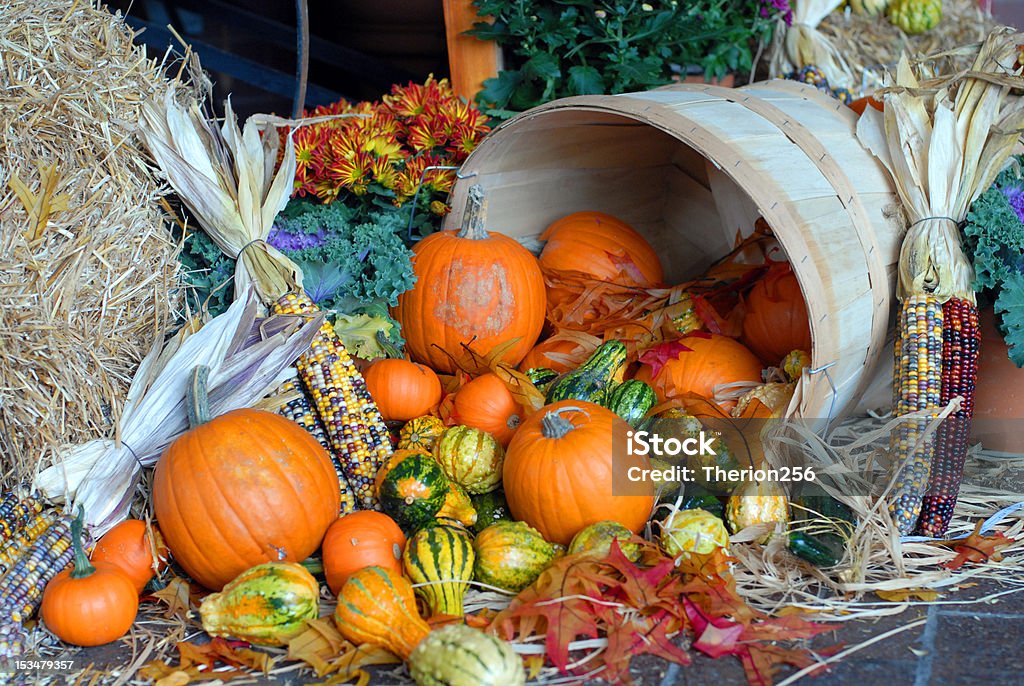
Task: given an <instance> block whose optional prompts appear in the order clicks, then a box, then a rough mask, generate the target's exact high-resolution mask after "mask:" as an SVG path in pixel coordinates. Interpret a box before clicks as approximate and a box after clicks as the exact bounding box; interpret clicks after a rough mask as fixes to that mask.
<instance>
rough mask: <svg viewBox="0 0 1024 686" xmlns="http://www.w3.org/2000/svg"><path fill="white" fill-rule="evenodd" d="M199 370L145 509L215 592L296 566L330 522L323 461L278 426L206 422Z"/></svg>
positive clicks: (330, 491) (234, 416)
mask: <svg viewBox="0 0 1024 686" xmlns="http://www.w3.org/2000/svg"><path fill="white" fill-rule="evenodd" d="M204 369H205V368H203V367H200V368H197V373H196V374H194V377H193V383H192V385H191V387H190V388H189V409H190V411H189V420H190V424H191V425H192V428H191V429H190V430H189V431H188V432H186V433H184V434H182V435H181V436H179V437H178V439H177V440H175V441H174V443H172V444H171V445H170V446H169V447H168V448H167V450H166V451H165V452H164V454H163V455H162V456H161V457H160V460H159V462H157V465H156V471H155V474H154V476H153V506H154V509H155V511H156V516H157V519H158V520H159V521H160V529H161V531H162V532H163V535H164V540H165V542H166V543H167V547H168V548H170V550H171V553H172V554H173V555H174V558H175V559H176V560H177V561H178V563H179V564H181V566H182V568H183V569H184V570H185V571H186V572H188V574H189V576H191V577H192V578H193V579H195V580H196V581H197V582H199V583H200V584H202V585H203V586H205V587H206V588H209V589H211V590H214V591H219V590H220V589H221V588H222V587H223V586H224V584H226V583H227V582H229V581H231V580H232V579H234V578H235V577H236V576H238V575H239V574H241V573H242V572H244V571H245V570H247V569H249V568H250V567H255V566H256V565H258V564H262V563H264V562H298V561H301V560H304V559H305V558H307V557H308V556H309V555H310V554H312V553H313V551H315V550H316V549H317V548H318V547H319V546H320V542H321V541H322V540H323V538H324V532H326V531H327V527H328V526H330V525H331V523H332V522H333V521H334V520H336V519H337V518H338V509H339V502H340V497H341V494H340V488H339V485H338V476H337V474H336V473H335V471H334V467H333V465H332V464H331V458H330V456H329V455H328V454H327V451H326V450H324V449H323V447H322V446H321V445H320V444H319V443H318V442H317V440H316V439H315V438H313V436H312V435H311V434H310V433H309V432H308V431H306V430H305V429H303V428H302V427H300V426H299V425H298V424H296V423H295V422H292V421H290V420H288V419H285V418H284V417H281V416H279V415H276V414H273V413H271V412H264V411H261V410H252V409H240V410H233V411H231V412H228V413H226V414H223V415H221V416H219V417H216V418H213V419H210V416H209V408H208V403H207V400H206V388H205V374H206V373H208V370H207V371H206V372H203V371H202V370H204Z"/></svg>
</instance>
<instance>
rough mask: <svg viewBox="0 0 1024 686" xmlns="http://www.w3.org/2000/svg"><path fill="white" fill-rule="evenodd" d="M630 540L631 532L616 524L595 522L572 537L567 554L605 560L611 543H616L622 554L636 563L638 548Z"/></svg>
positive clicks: (638, 553)
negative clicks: (584, 555)
mask: <svg viewBox="0 0 1024 686" xmlns="http://www.w3.org/2000/svg"><path fill="white" fill-rule="evenodd" d="M632 538H633V532H632V531H630V530H629V529H627V528H626V527H624V526H622V525H621V524H619V523H618V522H597V523H596V524H591V525H590V526H588V527H586V528H585V529H582V530H581V531H580V532H579V533H578V534H576V535H575V536H573V538H572V542H571V543H570V544H569V550H568V553H569V554H570V555H578V554H586V555H590V556H594V557H599V558H605V557H608V553H610V552H611V549H612V541H618V543H619V549H620V550H622V554H623V555H625V556H626V558H627V559H629V560H631V561H633V562H636V561H637V560H639V559H640V546H639V545H637V544H636V543H633V542H632Z"/></svg>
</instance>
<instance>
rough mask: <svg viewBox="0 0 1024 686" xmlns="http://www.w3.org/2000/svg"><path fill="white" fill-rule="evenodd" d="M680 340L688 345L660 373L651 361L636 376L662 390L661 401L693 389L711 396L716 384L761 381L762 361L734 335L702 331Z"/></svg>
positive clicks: (655, 389) (677, 396)
mask: <svg viewBox="0 0 1024 686" xmlns="http://www.w3.org/2000/svg"><path fill="white" fill-rule="evenodd" d="M679 343H680V344H682V345H683V346H685V348H687V349H686V350H681V351H680V352H679V354H678V355H677V356H676V357H675V358H673V359H670V360H668V361H667V362H666V363H665V364H664V366H662V367H661V369H660V370H658V371H657V373H655V371H654V368H653V367H652V366H651V365H650V364H647V363H645V364H643V365H641V367H640V369H639V370H638V371H637V373H636V377H635V378H637V379H639V380H640V381H643V382H645V383H647V384H648V385H650V386H651V388H653V389H654V391H655V393H657V394H658V401H659V402H665V401H666V400H673V399H677V398H685V397H686V396H687V395H688V394H690V393H694V394H696V395H699V396H702V397H704V398H706V399H708V400H711V399H713V398H714V395H715V386H718V385H721V384H728V383H734V382H736V381H750V382H753V383H760V381H761V368H762V365H761V361H760V360H758V359H757V357H756V356H755V355H754V354H753V353H752V352H750V351H749V350H747V348H745V347H744V346H743V344H742V343H739V342H737V341H735V340H733V339H732V338H729V337H727V336H719V335H718V334H707V333H703V332H698V333H693V334H690V335H689V336H686V337H685V338H683V339H682V340H680V341H679Z"/></svg>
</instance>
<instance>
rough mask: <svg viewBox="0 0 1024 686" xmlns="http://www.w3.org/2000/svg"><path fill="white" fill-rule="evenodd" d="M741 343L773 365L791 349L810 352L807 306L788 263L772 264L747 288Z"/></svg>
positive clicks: (809, 327)
mask: <svg viewBox="0 0 1024 686" xmlns="http://www.w3.org/2000/svg"><path fill="white" fill-rule="evenodd" d="M741 340H742V341H743V343H744V344H745V345H746V346H747V347H748V348H750V350H751V351H752V352H753V353H754V354H755V355H757V356H758V357H759V358H761V361H762V362H764V363H765V364H768V365H773V366H774V365H778V364H779V363H780V361H781V360H782V358H784V357H785V356H786V355H787V354H788V353H789V352H790V351H792V350H810V349H811V326H810V323H809V319H808V316H807V304H806V303H805V302H804V296H803V294H802V293H801V292H800V284H799V283H797V280H796V275H795V274H793V270H792V268H791V267H790V265H789V263H788V262H781V263H776V264H774V265H772V267H771V269H769V270H768V273H767V274H765V275H764V277H762V278H761V279H760V280H759V281H758V282H757V283H756V284H754V287H753V288H751V289H750V292H749V293H748V294H747V297H746V314H745V315H744V317H743V337H742V339H741Z"/></svg>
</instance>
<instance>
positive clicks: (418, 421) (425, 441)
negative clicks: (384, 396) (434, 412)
mask: <svg viewBox="0 0 1024 686" xmlns="http://www.w3.org/2000/svg"><path fill="white" fill-rule="evenodd" d="M446 428H447V427H446V426H445V425H444V422H443V421H441V419H440V418H438V417H434V416H431V415H424V416H422V417H416V418H414V419H410V420H409V421H408V422H406V423H405V425H404V426H403V427H402V430H401V431H399V433H398V449H399V450H401V449H403V448H405V449H409V450H422V451H424V452H428V453H429V452H430V451H431V450H433V448H434V443H435V442H436V441H437V439H439V438H440V437H441V434H443V433H444V432H445V429H446Z"/></svg>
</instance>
